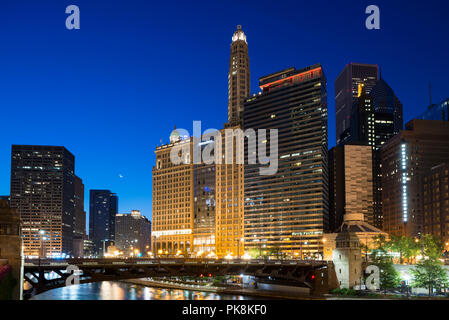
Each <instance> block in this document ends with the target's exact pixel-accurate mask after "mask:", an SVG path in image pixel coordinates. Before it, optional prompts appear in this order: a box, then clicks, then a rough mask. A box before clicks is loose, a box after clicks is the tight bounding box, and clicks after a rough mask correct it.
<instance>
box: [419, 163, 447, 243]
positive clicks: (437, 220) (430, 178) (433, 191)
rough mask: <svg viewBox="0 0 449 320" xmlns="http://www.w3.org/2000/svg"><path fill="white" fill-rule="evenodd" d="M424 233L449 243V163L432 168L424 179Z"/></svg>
mask: <svg viewBox="0 0 449 320" xmlns="http://www.w3.org/2000/svg"><path fill="white" fill-rule="evenodd" d="M422 185H423V205H424V206H423V232H424V234H431V235H433V236H435V237H438V238H439V239H441V240H443V242H444V243H445V244H446V245H445V248H446V250H447V249H448V247H449V246H448V245H447V243H448V242H449V162H446V163H442V164H440V165H437V166H435V167H433V168H431V169H430V170H429V171H428V172H427V173H425V174H424V178H423V183H422Z"/></svg>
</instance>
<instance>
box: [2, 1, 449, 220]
mask: <svg viewBox="0 0 449 320" xmlns="http://www.w3.org/2000/svg"><path fill="white" fill-rule="evenodd" d="M413 2H416V3H410V1H407V2H406V1H394V0H390V1H378V0H375V1H369V2H368V1H355V0H353V1H335V0H329V1H310V0H308V1H300V0H294V1H281V0H277V1H261V0H259V1H248V0H245V1H243V0H239V1H216V0H214V1H211V0H209V1H204V2H203V1H201V2H200V1H190V0H189V1H179V2H173V1H170V0H168V1H154V2H153V1H143V0H142V1H137V0H126V1H125V0H120V1H113V0H109V1H94V0H89V1H78V0H70V1H65V0H58V1H56V0H55V1H36V0H30V1H23V0H2V1H1V3H0V108H1V112H0V137H1V139H0V194H9V179H10V150H11V144H42V145H63V146H65V147H66V148H68V149H69V150H70V151H71V152H72V153H73V154H74V155H75V156H76V174H77V175H78V176H80V177H81V178H82V179H83V180H84V183H85V187H86V211H88V207H87V204H88V201H87V200H88V199H87V198H88V190H89V189H94V188H101V189H103V188H105V189H110V190H112V191H113V192H116V193H117V194H118V195H119V206H120V212H129V211H130V210H131V209H140V210H142V212H143V213H144V214H145V215H147V216H148V217H151V179H152V178H151V170H152V166H153V164H154V149H155V146H156V145H157V144H158V143H159V141H160V139H163V141H164V142H167V141H168V136H169V134H170V132H171V130H172V129H173V126H174V125H175V124H176V125H177V126H178V127H182V128H186V129H189V130H192V129H191V128H192V120H201V121H203V129H206V128H220V127H221V126H222V124H223V122H225V121H226V117H227V71H228V59H229V49H230V43H231V36H232V33H233V32H234V30H235V28H236V25H237V24H241V25H242V26H243V30H244V31H245V33H246V34H247V37H248V43H249V54H250V67H251V76H252V92H258V87H257V80H258V78H259V77H260V76H263V75H265V74H269V73H272V72H275V71H278V70H280V69H283V68H286V67H289V66H296V67H297V68H302V67H305V66H308V65H311V64H315V63H318V62H320V63H322V64H323V67H324V71H325V74H326V76H327V79H328V93H329V99H328V102H329V145H330V146H332V145H334V144H335V109H334V85H333V84H334V80H335V78H336V77H337V75H338V74H339V73H340V71H341V70H342V69H343V67H344V66H345V64H347V63H349V62H363V63H376V64H379V65H380V66H381V67H382V73H383V77H384V79H385V80H386V81H387V82H388V83H389V84H390V85H391V87H392V88H393V89H394V91H395V92H396V94H397V96H398V97H399V99H400V100H401V101H402V102H403V104H404V118H405V120H406V121H408V120H410V119H411V118H413V117H414V116H417V115H418V114H420V113H421V112H422V111H423V110H424V109H425V108H426V106H427V105H428V101H429V98H428V82H429V80H432V83H433V98H434V100H435V101H438V100H442V99H443V98H447V97H449V59H448V57H449V44H448V41H447V40H448V34H449V19H448V17H447V12H449V4H448V2H447V1H434V0H428V1H413ZM70 4H76V5H78V6H79V7H80V11H81V29H80V30H67V29H66V28H65V19H66V17H67V15H66V14H65V8H66V6H67V5H70ZM369 4H377V5H378V6H379V7H380V10H381V30H379V31H369V30H367V29H366V28H365V19H366V16H367V15H366V14H365V8H366V7H367V6H368V5H369ZM119 175H123V178H120V177H119Z"/></svg>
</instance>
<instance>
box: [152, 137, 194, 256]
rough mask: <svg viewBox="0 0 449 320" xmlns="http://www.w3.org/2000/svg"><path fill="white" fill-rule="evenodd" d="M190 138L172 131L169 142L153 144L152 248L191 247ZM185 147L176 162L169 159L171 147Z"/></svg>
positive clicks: (167, 250) (173, 250)
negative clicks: (158, 144) (154, 160)
mask: <svg viewBox="0 0 449 320" xmlns="http://www.w3.org/2000/svg"><path fill="white" fill-rule="evenodd" d="M192 143H193V139H192V138H187V139H182V138H181V137H180V135H179V133H177V131H175V132H173V133H172V135H171V136H170V143H169V144H165V145H162V146H158V147H157V148H156V151H155V153H156V165H155V166H154V167H153V209H152V210H153V221H152V222H153V229H152V236H153V244H152V245H153V252H154V253H155V254H156V255H161V254H170V255H174V254H176V253H178V251H180V252H181V253H182V254H190V253H192V251H193V223H194V220H193V219H194V212H193V209H194V188H193V178H194V173H193V172H194V171H193V170H194V165H193V164H192V163H191V162H192V161H190V160H191V156H190V155H191V154H193V150H192ZM183 146H184V147H185V148H186V149H187V150H186V152H185V153H183V157H184V158H183V159H182V162H181V163H180V164H175V163H173V162H172V161H171V159H170V153H171V151H172V150H173V148H174V147H176V148H178V147H179V148H182V147H183Z"/></svg>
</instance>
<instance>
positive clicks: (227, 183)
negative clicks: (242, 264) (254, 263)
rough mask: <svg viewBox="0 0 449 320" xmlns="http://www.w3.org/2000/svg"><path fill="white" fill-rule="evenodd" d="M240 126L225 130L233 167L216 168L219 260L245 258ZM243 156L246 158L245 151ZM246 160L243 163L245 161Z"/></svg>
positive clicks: (225, 147) (223, 147)
mask: <svg viewBox="0 0 449 320" xmlns="http://www.w3.org/2000/svg"><path fill="white" fill-rule="evenodd" d="M239 130H240V131H241V127H240V126H234V127H228V128H227V129H225V130H221V137H222V138H221V146H217V149H218V148H221V154H222V155H225V156H226V151H228V152H229V151H230V150H232V159H230V160H232V161H231V163H226V161H222V163H217V164H216V186H215V190H216V207H215V221H216V227H215V239H216V250H217V256H219V257H226V256H234V257H241V256H243V254H244V250H245V243H244V238H243V237H244V224H243V221H244V193H243V191H244V164H243V163H239V161H238V158H239V155H238V154H237V152H238V151H237V139H235V133H238V131H239ZM240 156H241V157H242V158H243V150H241V153H240ZM242 160H243V159H242Z"/></svg>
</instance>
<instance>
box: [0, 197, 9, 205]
mask: <svg viewBox="0 0 449 320" xmlns="http://www.w3.org/2000/svg"><path fill="white" fill-rule="evenodd" d="M0 200H3V201H6V202H8V206H9V205H11V197H10V196H0Z"/></svg>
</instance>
